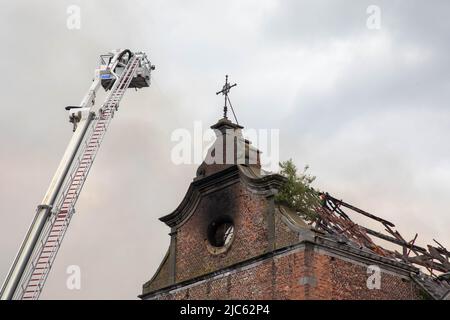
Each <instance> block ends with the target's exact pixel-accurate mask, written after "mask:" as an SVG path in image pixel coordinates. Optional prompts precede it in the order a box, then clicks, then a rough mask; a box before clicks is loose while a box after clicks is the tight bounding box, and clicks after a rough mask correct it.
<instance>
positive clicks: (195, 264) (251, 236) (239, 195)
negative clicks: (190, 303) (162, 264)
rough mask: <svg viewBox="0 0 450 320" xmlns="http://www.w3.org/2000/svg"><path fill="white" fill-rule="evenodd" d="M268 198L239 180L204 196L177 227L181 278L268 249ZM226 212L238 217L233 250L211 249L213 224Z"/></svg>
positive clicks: (235, 218)
mask: <svg viewBox="0 0 450 320" xmlns="http://www.w3.org/2000/svg"><path fill="white" fill-rule="evenodd" d="M265 202H266V200H265V198H264V197H263V196H258V195H255V194H252V193H251V192H249V191H248V190H246V188H245V187H244V186H243V185H242V184H240V183H236V184H233V185H232V186H229V187H227V188H225V189H222V190H219V191H217V192H216V193H212V194H209V195H207V196H205V197H204V198H202V200H201V201H200V203H199V206H198V208H197V211H196V213H195V214H194V215H192V217H191V218H190V219H189V220H188V221H187V222H186V223H185V224H184V225H183V226H181V227H180V228H179V229H178V231H177V235H176V237H177V241H176V246H177V248H176V252H177V255H176V280H177V282H179V281H183V280H186V279H190V278H192V277H195V276H199V275H202V274H205V273H209V272H212V271H215V270H218V269H221V268H223V267H226V266H229V265H231V264H235V263H237V262H239V261H242V260H246V259H248V258H250V257H253V256H257V255H260V254H262V253H264V252H266V251H267V248H268V244H267V221H266V216H265V214H264V212H265ZM222 215H227V216H231V217H232V219H233V221H234V227H235V238H234V241H233V243H232V246H231V248H230V250H229V251H227V252H225V253H223V254H219V255H213V254H211V253H210V252H209V251H208V250H207V241H208V240H207V229H208V226H209V224H210V223H211V222H212V221H214V220H215V219H217V218H219V217H221V216H222Z"/></svg>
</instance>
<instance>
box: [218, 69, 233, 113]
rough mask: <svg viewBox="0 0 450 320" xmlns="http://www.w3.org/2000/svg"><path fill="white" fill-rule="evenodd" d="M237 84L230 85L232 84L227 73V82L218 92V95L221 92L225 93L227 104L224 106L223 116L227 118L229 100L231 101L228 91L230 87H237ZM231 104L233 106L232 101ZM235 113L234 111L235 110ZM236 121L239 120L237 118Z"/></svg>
mask: <svg viewBox="0 0 450 320" xmlns="http://www.w3.org/2000/svg"><path fill="white" fill-rule="evenodd" d="M235 86H237V84H236V83H235V84H233V85H230V84H229V83H228V75H226V76H225V84H224V86H223V87H222V90H220V91H218V92H216V95H218V94H220V93H221V94H223V95H224V96H225V105H224V107H223V117H224V118H225V119H227V112H228V106H227V101H228V102H229V101H230V99H229V98H228V93H229V92H230V89H231V88H233V87H235ZM230 106H231V102H230ZM231 108H233V107H231ZM233 113H234V111H233ZM236 121H237V120H236Z"/></svg>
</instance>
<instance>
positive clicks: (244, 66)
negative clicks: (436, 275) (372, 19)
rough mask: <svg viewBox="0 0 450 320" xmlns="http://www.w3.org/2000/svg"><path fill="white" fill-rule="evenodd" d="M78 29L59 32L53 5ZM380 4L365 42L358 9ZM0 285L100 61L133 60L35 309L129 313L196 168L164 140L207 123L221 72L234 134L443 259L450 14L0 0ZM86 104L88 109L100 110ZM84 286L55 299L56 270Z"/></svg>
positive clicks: (401, 4)
mask: <svg viewBox="0 0 450 320" xmlns="http://www.w3.org/2000/svg"><path fill="white" fill-rule="evenodd" d="M72 4H74V5H79V6H80V8H81V29H80V30H68V29H67V28H66V19H67V14H66V9H67V6H69V5H72ZM371 4H376V5H378V6H379V7H380V8H381V18H382V20H381V29H380V30H369V29H367V27H366V20H367V17H368V15H367V14H366V9H367V7H368V6H369V5H371ZM0 8H1V9H0V46H1V49H2V50H0V61H2V71H3V72H2V78H1V79H0V96H1V99H2V103H1V106H0V110H1V111H2V116H1V117H0V141H1V153H0V163H1V166H0V177H1V178H2V181H1V183H0V215H1V216H0V217H1V223H0V243H1V244H2V245H1V249H0V250H1V251H0V252H1V258H0V279H1V280H2V279H3V278H4V276H5V275H6V273H7V271H8V268H9V266H10V264H11V262H12V260H13V258H14V255H15V253H16V251H17V249H18V247H19V244H20V242H21V240H22V238H23V236H24V235H25V232H26V230H27V227H28V225H29V223H30V222H31V219H32V217H33V214H34V210H35V207H36V205H37V204H39V201H40V200H41V198H42V196H43V195H44V192H45V190H46V188H47V186H48V183H49V182H50V179H51V177H52V175H53V173H54V171H55V169H56V167H57V165H58V162H59V160H60V157H61V156H62V154H63V151H64V149H65V147H66V144H67V142H68V140H69V138H70V135H71V127H70V125H69V123H68V122H67V114H66V112H65V111H64V109H63V107H64V106H66V105H73V104H76V103H79V101H81V99H82V97H83V95H84V94H85V92H86V90H87V89H88V87H89V85H90V81H91V79H92V75H93V71H94V69H95V67H96V64H97V61H98V60H97V58H98V55H99V54H101V53H104V52H107V51H108V50H109V49H112V48H117V47H128V48H130V49H132V50H136V51H140V50H142V51H146V52H147V53H148V54H149V56H150V58H151V61H152V63H154V64H155V65H156V66H157V70H156V71H155V73H154V79H153V85H152V87H151V88H149V89H146V90H140V91H138V92H134V91H130V92H129V93H127V95H126V97H125V98H124V100H123V102H122V104H121V109H120V111H119V113H118V114H117V117H116V118H115V119H114V121H113V123H112V125H111V127H110V131H109V132H108V134H107V137H106V139H105V141H104V144H103V146H102V148H101V150H100V153H99V156H98V158H97V159H96V162H95V164H94V167H93V169H92V171H91V175H90V176H89V179H88V181H87V183H86V185H85V188H84V191H83V193H82V196H81V197H80V199H79V202H78V205H77V213H76V215H75V217H74V219H73V220H72V224H71V226H70V228H69V231H68V234H67V236H66V238H65V241H64V244H63V247H62V249H61V250H60V253H59V255H58V257H57V260H56V263H55V266H54V268H53V270H52V272H51V275H50V277H49V279H48V281H47V285H46V288H45V290H44V292H43V295H42V298H47V299H49V298H67V299H80V298H125V299H134V298H136V296H137V294H139V293H140V289H141V285H142V283H143V282H145V281H147V280H148V279H149V278H150V277H151V276H152V275H153V273H154V271H155V269H156V268H157V266H158V265H159V263H160V261H161V259H162V258H163V255H164V253H165V251H166V250H167V247H168V240H169V237H168V236H167V233H168V232H169V230H168V228H167V227H165V226H164V225H163V224H162V223H161V222H159V221H158V220H157V218H158V217H160V216H162V215H164V214H166V213H169V212H171V211H172V210H173V209H175V208H176V206H177V205H178V204H179V202H180V201H181V199H182V197H183V196H184V193H185V191H186V190H187V187H188V185H189V183H190V181H191V180H192V178H193V176H194V174H195V168H196V166H195V165H190V166H188V165H181V166H175V165H173V164H172V162H171V160H170V151H171V148H172V147H173V145H174V144H173V142H171V141H170V134H171V132H172V131H173V130H175V129H177V128H187V129H192V128H193V123H194V121H202V122H203V124H204V127H206V126H208V125H210V124H212V123H213V122H215V121H216V120H217V119H218V118H219V116H220V115H221V110H220V106H221V105H222V99H220V98H218V97H216V95H215V94H214V93H215V91H217V89H219V88H220V86H221V85H222V83H223V77H224V75H225V74H226V73H228V74H230V76H231V80H232V81H236V82H238V87H237V88H236V89H233V92H232V96H231V98H232V102H233V105H234V107H235V108H236V111H237V113H238V118H239V120H240V122H241V123H242V124H243V125H245V126H246V127H249V128H256V129H259V128H268V129H270V128H275V129H277V128H279V129H280V138H281V140H280V142H281V143H280V148H281V150H280V152H281V158H282V159H287V158H293V159H294V160H295V162H296V163H297V164H298V166H299V167H302V166H303V165H305V164H309V165H310V167H311V173H312V174H314V175H316V176H317V177H318V178H317V182H316V186H317V187H318V188H320V189H323V190H327V191H329V192H330V193H332V194H334V195H336V196H337V197H339V198H343V199H345V200H347V201H348V202H351V203H353V204H355V205H357V206H359V207H362V208H364V209H366V210H368V211H371V212H373V213H376V214H378V215H380V216H382V217H384V218H387V219H388V220H391V221H393V222H394V223H395V224H396V225H397V227H398V229H399V230H400V231H401V232H402V233H403V234H404V235H405V236H406V237H410V238H412V237H413V236H414V234H415V232H419V242H420V243H422V244H423V243H425V242H431V241H432V239H433V238H435V239H437V240H439V241H440V242H442V243H444V244H446V245H447V246H450V234H449V232H448V229H449V226H450V215H449V214H448V212H447V207H448V205H449V197H448V193H449V191H450V160H449V159H450V148H448V147H447V145H448V138H449V137H450V126H449V121H450V111H449V108H448V101H450V90H449V89H450V81H449V77H448V74H449V71H450V62H449V59H448V54H449V51H450V50H449V46H450V44H449V43H450V42H449V41H448V40H449V37H450V21H449V20H448V17H447V15H448V12H449V10H450V3H448V1H432V2H425V1H406V0H404V1H376V2H375V1H308V2H306V1H294V0H291V1H260V0H259V1H256V0H255V1H253V0H252V1H245V2H244V1H226V2H223V1H211V0H208V1H206V0H205V1H167V0H164V1H163V0H161V1H153V0H152V1H133V0H131V1H126V2H124V1H87V0H85V1H80V0H71V1H62V0H60V1H38V2H37V1H5V0H1V1H0ZM99 101H100V100H99ZM73 264H74V265H79V266H80V267H81V272H82V283H81V285H82V289H81V290H80V291H76V290H75V291H70V290H68V289H66V285H65V282H66V278H67V275H66V273H65V271H66V268H67V266H68V265H73Z"/></svg>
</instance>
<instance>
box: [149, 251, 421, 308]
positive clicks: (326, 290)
mask: <svg viewBox="0 0 450 320" xmlns="http://www.w3.org/2000/svg"><path fill="white" fill-rule="evenodd" d="M366 272H367V266H365V265H360V264H358V263H353V262H349V261H346V260H345V259H341V258H338V257H334V256H331V255H328V254H326V253H325V252H324V251H317V250H314V249H313V248H311V247H310V248H309V249H308V247H307V249H306V250H291V251H289V252H287V253H285V254H283V255H280V256H275V257H272V258H267V259H266V260H264V261H262V262H257V263H254V265H253V266H252V267H250V268H247V269H246V268H242V269H238V270H235V271H234V272H231V273H229V274H227V275H225V276H223V277H221V278H217V277H216V278H215V279H214V278H211V279H209V280H206V281H204V282H202V283H200V284H197V285H196V284H192V285H191V286H189V287H186V288H180V289H178V291H176V292H173V293H165V294H162V295H160V296H159V297H157V298H158V299H296V300H300V299H420V298H421V295H420V292H419V290H418V289H417V288H416V287H415V285H414V284H413V283H412V282H411V281H410V280H408V279H404V278H403V277H401V276H399V275H394V274H391V273H390V272H386V271H384V270H383V269H382V274H381V288H380V289H379V290H377V289H372V290H370V289H368V288H367V286H366V281H367V278H368V276H369V275H368V274H367V273H366ZM305 277H306V278H305ZM305 279H309V284H305V283H308V281H305ZM311 279H314V280H311Z"/></svg>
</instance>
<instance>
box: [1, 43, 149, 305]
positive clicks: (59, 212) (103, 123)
mask: <svg viewBox="0 0 450 320" xmlns="http://www.w3.org/2000/svg"><path fill="white" fill-rule="evenodd" d="M154 69H155V67H154V65H152V64H151V63H150V61H149V60H148V58H147V55H146V54H145V53H143V52H134V53H133V52H131V51H130V50H128V49H125V50H121V49H119V50H113V51H112V52H110V53H107V54H104V55H101V56H100V65H99V67H98V68H97V69H96V70H95V77H94V80H93V82H92V84H91V86H90V88H89V90H88V92H87V94H86V95H85V97H84V98H83V100H82V101H81V103H80V105H78V106H68V107H66V110H68V112H69V121H70V122H71V123H72V124H73V135H72V138H71V140H70V142H69V144H68V146H67V149H66V151H65V153H64V155H63V157H62V159H61V162H60V164H59V166H58V168H57V170H56V173H55V175H54V177H53V179H52V181H51V183H50V186H49V188H48V190H47V193H46V194H45V196H44V199H43V200H42V202H41V203H40V204H39V205H38V206H37V209H36V214H35V216H34V219H33V221H32V223H31V225H30V227H29V229H28V232H27V234H26V236H25V239H24V240H23V242H22V245H21V247H20V249H19V252H18V254H17V256H16V258H15V260H14V262H13V264H12V266H11V269H10V270H9V273H8V275H7V277H6V279H5V282H4V284H3V286H2V289H1V299H2V300H11V299H14V300H16V299H18V300H20V299H23V300H35V299H38V298H39V295H40V293H41V292H42V289H43V287H44V284H45V281H46V279H47V277H48V274H49V272H50V269H51V267H52V265H53V262H54V261H55V257H56V254H57V253H58V250H59V248H60V247H61V244H62V241H63V239H64V235H65V234H66V232H67V228H68V227H69V224H70V221H71V218H72V217H73V215H74V213H75V204H76V202H77V199H78V197H79V195H80V192H81V190H82V188H83V185H84V183H85V181H86V178H87V176H88V174H89V171H90V169H91V167H92V164H93V162H94V159H95V156H96V155H97V152H98V150H99V148H100V145H101V142H102V140H103V138H104V136H105V133H106V131H107V129H108V126H109V124H110V122H111V119H112V118H113V116H114V113H115V112H116V111H117V110H118V108H119V102H120V101H121V99H122V97H123V96H124V94H125V91H126V90H127V89H128V88H136V89H138V88H144V87H149V86H150V75H151V71H152V70H154ZM100 87H103V88H104V89H105V90H106V91H107V92H108V91H109V92H108V94H107V96H106V99H105V101H104V103H103V104H102V105H101V106H100V107H97V108H96V107H95V96H96V93H97V91H98V89H99V88H100Z"/></svg>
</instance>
